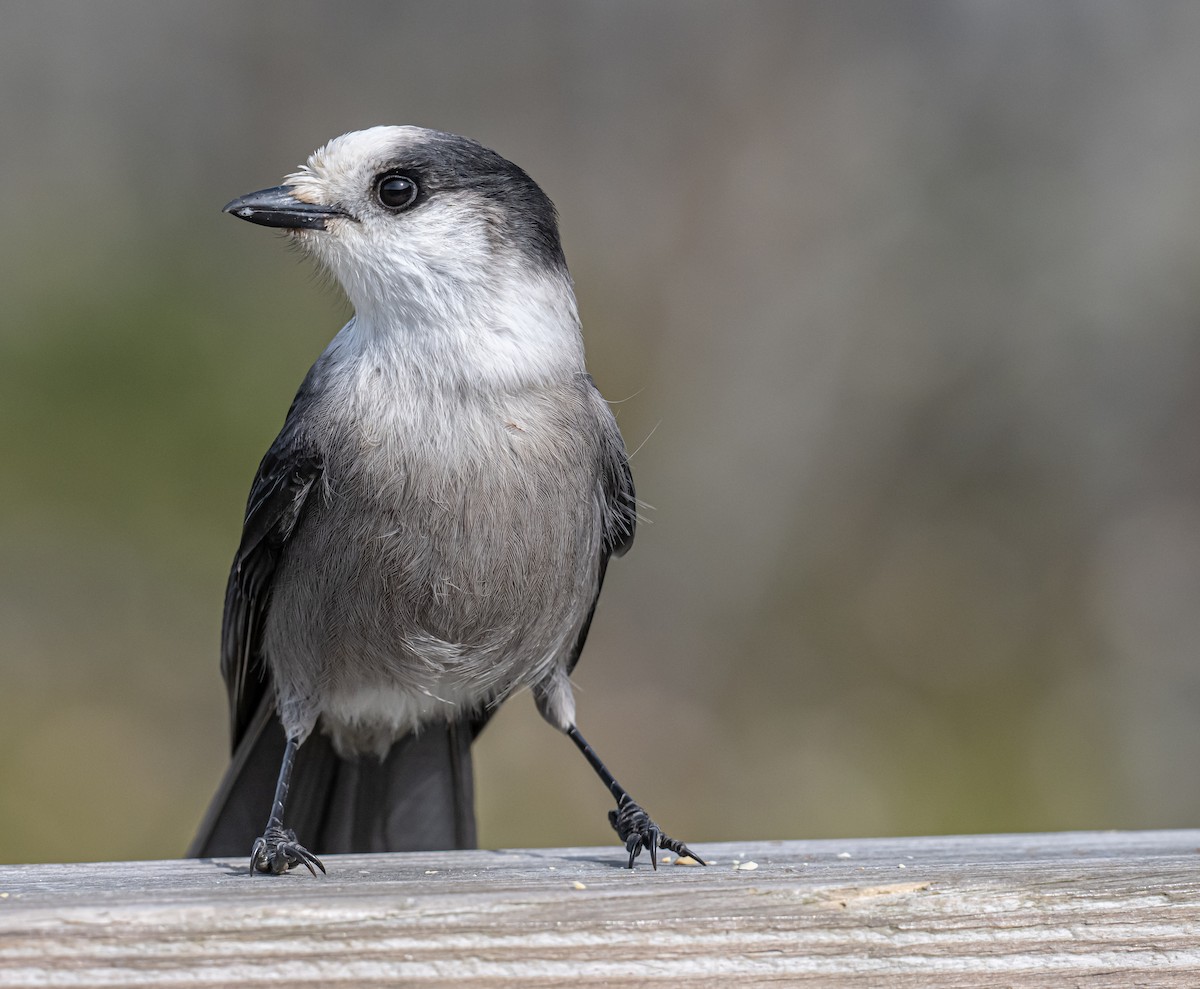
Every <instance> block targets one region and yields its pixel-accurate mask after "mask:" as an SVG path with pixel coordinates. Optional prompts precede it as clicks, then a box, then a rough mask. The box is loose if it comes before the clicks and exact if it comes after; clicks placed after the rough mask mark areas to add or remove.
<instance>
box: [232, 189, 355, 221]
mask: <svg viewBox="0 0 1200 989" xmlns="http://www.w3.org/2000/svg"><path fill="white" fill-rule="evenodd" d="M222 212H223V213H232V214H233V215H234V216H236V217H240V218H241V219H243V220H249V221H250V222H251V223H260V224H262V225H263V226H264V227H284V228H285V229H288V230H324V229H325V224H326V223H327V222H328V221H329V220H331V219H333V218H334V217H338V216H341V217H344V216H346V215H347V214H346V213H345V212H343V211H342V210H340V209H336V208H334V207H332V206H315V205H313V204H312V203H305V202H301V201H300V200H299V199H297V198H296V197H295V196H293V195H292V187H291V186H290V185H277V186H275V187H274V188H273V189H262V190H260V191H259V192H251V193H249V194H248V195H245V196H239V197H238V198H237V199H235V200H234V201H233V202H231V203H230V204H229V205H228V206H226V207H225V209H224V210H222Z"/></svg>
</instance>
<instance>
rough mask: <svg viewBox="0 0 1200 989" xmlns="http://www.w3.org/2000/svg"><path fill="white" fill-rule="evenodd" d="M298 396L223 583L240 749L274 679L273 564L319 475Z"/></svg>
mask: <svg viewBox="0 0 1200 989" xmlns="http://www.w3.org/2000/svg"><path fill="white" fill-rule="evenodd" d="M299 401H300V399H299V397H298V398H297V403H294V404H293V406H292V410H291V412H289V413H288V421H287V422H285V423H284V427H283V431H282V432H281V433H280V434H279V437H278V439H276V440H275V442H274V443H273V444H272V445H271V448H270V449H269V450H268V451H267V454H266V456H265V457H263V459H262V463H261V464H260V465H259V468H258V474H257V475H256V476H255V478H254V484H253V486H252V487H251V488H250V498H249V501H248V503H247V505H246V521H245V523H244V524H243V526H242V541H241V543H240V545H239V546H238V549H237V554H236V555H235V556H234V558H233V567H232V568H231V570H230V572H229V584H228V586H227V588H226V591H225V618H224V620H223V622H222V624H221V675H222V676H223V677H224V678H225V688H226V690H227V691H228V692H229V724H230V730H231V732H232V742H233V748H234V749H235V750H236V749H237V747H238V743H239V742H240V741H241V739H242V736H243V735H244V734H245V732H246V729H247V727H248V726H249V725H250V723H251V721H252V719H253V718H254V714H255V711H256V710H257V709H258V706H259V703H260V701H261V700H262V698H263V695H264V694H265V693H266V691H267V687H268V683H267V671H266V670H265V669H263V668H262V666H261V664H262V656H261V654H260V640H261V637H262V628H263V620H264V618H265V617H266V612H267V607H268V605H269V603H270V599H271V586H272V583H273V581H274V577H275V568H276V567H277V566H278V564H279V557H280V555H281V553H282V551H283V547H284V544H285V543H287V541H288V538H289V537H290V536H291V535H292V533H293V532H295V530H296V526H297V525H298V524H299V522H300V519H301V517H302V516H303V514H304V509H305V506H306V504H307V503H308V501H309V496H310V494H311V492H312V491H313V487H314V485H315V484H316V483H317V481H318V479H319V478H320V476H321V461H320V457H319V456H318V455H317V454H316V452H315V451H313V450H312V449H311V448H307V447H306V445H305V444H304V443H302V442H300V439H299V437H298V435H297V433H298V431H297V430H296V428H295V426H294V423H295V421H296V418H297V417H296V416H295V412H296V404H298V403H299Z"/></svg>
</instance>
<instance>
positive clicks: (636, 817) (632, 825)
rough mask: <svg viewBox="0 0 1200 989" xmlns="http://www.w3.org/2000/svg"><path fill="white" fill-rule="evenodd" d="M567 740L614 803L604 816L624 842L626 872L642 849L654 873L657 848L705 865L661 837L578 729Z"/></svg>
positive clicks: (680, 844) (682, 846) (571, 730)
mask: <svg viewBox="0 0 1200 989" xmlns="http://www.w3.org/2000/svg"><path fill="white" fill-rule="evenodd" d="M567 737H568V738H570V739H571V741H572V742H574V743H575V744H576V745H577V746H578V747H579V751H580V752H582V753H583V757H584V758H585V759H587V761H588V762H589V763H590V764H591V767H592V769H594V770H595V771H596V775H597V776H599V777H600V779H601V780H603V781H604V785H605V786H607V787H608V789H609V792H610V793H612V795H613V797H614V798H615V799H616V801H617V809H616V810H610V811H609V812H608V823H609V824H611V825H612V826H613V830H614V831H616V832H617V837H619V838H620V839H621V840H622V841H623V842H625V850H626V851H627V852H629V868H630V869H632V868H633V861H634V859H636V858H637V857H638V855H639V854H640V853H641V850H642V849H643V848H645V849H648V850H649V852H650V864H651V865H652V866H653V867H654V868H655V869H656V870H657V869H658V850H659V849H660V848H666V849H669V850H670V851H672V852H674V853H675V854H676V855H689V856H691V857H692V858H694V859H695V860H696V861H697V862H699V863H700V864H701V865H705V864H706V863H705V861H704V859H702V858H701V857H700V856H699V855H697V854H696V853H695V852H693V851H692V850H691V849H690V848H688V846H687V845H685V844H684V843H683V842H682V841H676V840H675V839H674V838H670V837H668V836H667V835H665V834H663V832H662V829H661V828H659V826H658V825H657V824H655V823H654V822H653V821H652V820H650V815H649V814H647V813H646V812H645V811H644V810H642V808H641V807H640V806H639V805H638V804H637V803H636V802H635V801H634V799H633V798H632V797H631V796H630V795H629V791H627V790H626V789H625V787H623V786H621V784H620V783H618V782H617V781H616V778H615V777H614V776H613V774H612V773H610V772H609V771H608V767H607V766H605V765H604V763H603V762H601V761H600V757H599V756H598V755H596V750H595V749H593V748H592V747H591V746H590V745H588V743H587V739H585V738H584V737H583V736H582V735H581V734H579V729H578V728H576V727H575V726H574V725H572V726H571V727H570V728H569V729H568V730H567Z"/></svg>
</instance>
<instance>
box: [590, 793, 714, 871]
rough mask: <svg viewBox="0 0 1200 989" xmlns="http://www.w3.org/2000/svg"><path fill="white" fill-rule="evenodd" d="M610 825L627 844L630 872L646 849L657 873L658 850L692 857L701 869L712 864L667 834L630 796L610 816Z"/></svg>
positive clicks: (623, 798)
mask: <svg viewBox="0 0 1200 989" xmlns="http://www.w3.org/2000/svg"><path fill="white" fill-rule="evenodd" d="M608 823H609V824H611V825H612V826H613V830H614V831H616V832H617V837H619V838H620V839H621V840H622V841H623V842H625V850H626V851H627V852H629V866H628V868H630V869H632V868H633V863H634V860H635V859H636V858H637V857H638V855H640V854H641V851H642V849H643V848H645V849H648V850H649V852H650V864H651V865H652V866H653V867H654V868H655V870H657V869H658V850H659V849H660V848H666V849H668V850H670V851H672V852H674V853H675V854H676V855H679V856H684V855H688V856H690V857H691V858H694V859H695V860H696V861H697V862H699V863H700V864H701V865H707V864H708V863H706V862H705V861H704V859H702V858H701V857H700V856H699V855H697V854H696V853H695V852H693V851H692V850H691V849H690V848H688V846H687V845H685V844H684V843H683V842H682V841H676V840H675V839H674V838H672V837H670V836H668V835H666V834H664V833H663V831H662V829H661V828H660V827H659V826H658V825H657V824H655V823H654V822H653V821H652V820H650V815H649V814H647V813H646V812H645V811H644V810H642V808H641V806H640V805H639V804H637V803H635V802H634V801H633V800H632V799H631V798H630V796H629V795H628V794H625V795H623V796H622V797H621V799H620V800H619V801H618V802H617V809H616V810H610V811H609V812H608Z"/></svg>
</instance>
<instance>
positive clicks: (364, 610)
mask: <svg viewBox="0 0 1200 989" xmlns="http://www.w3.org/2000/svg"><path fill="white" fill-rule="evenodd" d="M226 209H227V211H229V212H232V213H234V215H237V216H241V217H243V218H245V219H250V220H253V221H255V222H258V223H263V224H266V225H269V226H276V227H281V228H284V229H286V230H288V232H289V236H291V237H293V238H294V239H295V240H296V241H297V242H298V243H299V244H300V246H301V247H302V248H303V249H304V250H305V251H306V252H308V253H310V254H311V255H313V256H314V257H315V258H316V259H317V261H318V262H319V263H321V264H322V265H323V266H324V267H325V268H327V269H328V270H329V271H330V272H331V273H332V274H333V275H334V276H335V277H336V278H337V280H338V281H339V282H340V283H341V284H342V286H343V288H344V289H345V291H346V293H347V295H348V296H349V297H350V300H351V302H352V303H353V304H354V308H355V315H354V317H353V318H352V319H351V321H350V322H349V323H348V324H347V325H346V327H344V328H343V329H342V331H341V332H340V333H339V334H338V335H337V336H336V337H335V338H334V340H333V341H332V343H331V344H330V345H329V347H328V348H327V349H326V351H325V352H324V353H323V354H322V355H321V357H320V358H319V359H318V360H317V362H316V363H315V364H314V366H313V368H312V370H311V371H310V372H309V374H308V376H307V378H306V379H305V381H304V383H303V385H302V386H301V388H300V391H299V393H298V394H297V396H296V399H295V401H294V402H293V404H292V407H291V410H290V411H289V413H288V416H287V419H286V421H285V423H284V426H283V429H282V431H281V433H280V435H279V437H278V438H277V439H276V441H275V443H274V444H273V445H272V446H271V448H270V450H269V451H268V452H267V454H266V456H265V457H264V458H263V461H262V464H261V466H260V468H259V472H258V475H257V477H256V479H255V482H254V485H253V487H252V489H251V494H250V499H249V503H248V506H247V512H246V520H245V525H244V528H243V537H242V541H241V545H240V546H239V548H238V552H237V555H236V557H235V560H234V565H233V568H232V572H231V574H230V579H229V585H228V591H227V597H226V611H225V620H224V626H223V635H222V672H223V674H224V676H225V680H226V684H227V686H228V689H229V699H230V712H231V724H232V728H233V746H234V760H233V763H232V764H231V768H230V770H229V772H228V773H227V774H226V779H225V780H224V781H223V783H222V787H221V789H220V790H219V791H218V796H217V798H216V799H215V800H214V802H213V806H212V807H211V808H210V812H209V815H208V817H207V818H206V821H205V823H204V825H202V827H201V833H200V835H198V836H197V840H196V842H195V843H194V845H193V849H192V853H193V854H199V855H205V854H224V853H226V852H227V851H230V850H231V849H232V846H233V845H234V843H235V842H236V843H240V845H241V848H243V849H244V848H245V846H246V844H248V843H249V841H250V840H252V839H253V835H254V834H257V833H258V832H257V831H256V830H255V831H252V832H251V833H250V834H249V836H247V833H246V831H247V825H246V824H245V823H244V822H246V821H249V820H251V819H254V820H261V818H262V817H263V816H265V811H266V809H267V808H268V806H269V804H268V800H267V798H268V797H269V792H268V793H266V794H265V795H264V793H263V791H264V789H266V787H264V784H263V776H264V772H265V770H264V768H263V767H265V766H269V765H271V764H272V763H274V764H278V762H279V761H280V759H282V761H283V766H284V768H283V771H282V772H281V775H280V781H279V784H278V788H277V791H276V800H275V805H274V806H272V807H271V808H270V809H271V823H270V824H269V826H268V830H267V834H266V835H264V836H263V837H262V838H259V839H258V841H257V842H256V843H255V851H254V855H253V856H252V865H253V866H254V867H256V868H259V869H261V870H262V871H276V872H278V871H283V869H285V868H290V867H292V866H294V865H295V864H305V865H307V866H308V867H309V868H310V869H311V868H312V866H313V865H314V864H316V865H318V866H319V865H320V863H319V861H317V860H316V859H315V856H312V855H311V853H308V852H307V850H305V849H304V848H303V847H302V846H300V845H299V844H298V842H297V841H296V840H295V835H294V834H291V833H290V832H286V831H284V830H283V828H282V816H283V806H284V803H285V802H287V805H288V811H289V815H288V816H289V820H290V822H291V823H293V824H297V823H299V824H301V825H302V828H301V834H302V836H304V837H305V839H306V840H308V841H310V842H313V843H314V844H315V845H316V847H318V848H320V849H321V850H325V851H348V850H355V851H373V850H387V849H394V848H406V847H439V846H442V847H446V846H454V845H459V844H468V843H471V842H473V840H474V831H473V818H472V815H471V793H470V785H471V780H470V755H469V746H470V741H471V739H472V737H473V736H474V735H475V734H476V733H477V732H478V730H479V728H480V727H481V726H482V724H483V723H484V722H485V721H486V720H487V717H488V715H489V713H490V712H491V711H492V710H494V708H495V706H496V705H497V704H498V703H499V702H500V701H502V700H503V699H504V698H505V697H507V696H509V695H511V694H512V693H513V692H514V691H516V690H518V689H520V688H524V687H530V688H532V689H533V691H534V694H535V697H536V699H537V702H538V707H539V710H540V711H541V713H542V714H543V716H544V717H545V718H546V719H547V720H548V721H550V722H551V723H552V724H553V725H555V726H556V727H558V728H559V729H560V730H562V731H563V732H566V733H568V734H570V735H571V736H572V738H574V739H575V741H576V744H577V745H579V746H580V748H581V750H583V751H584V753H585V755H587V756H588V758H589V761H593V766H594V767H595V768H597V772H600V773H601V776H602V778H603V779H605V780H606V782H609V781H611V785H610V789H612V792H613V794H614V796H615V797H617V798H618V803H619V806H620V805H621V799H622V798H621V795H622V794H624V791H623V790H621V789H620V788H619V786H618V785H617V784H616V782H615V780H612V779H611V776H610V775H607V770H605V769H604V768H603V766H602V764H600V763H599V760H598V759H597V758H596V757H595V754H594V753H593V752H591V750H590V747H587V746H586V743H584V742H583V740H582V737H581V736H578V733H577V730H576V729H575V727H574V725H575V706H574V700H573V697H572V692H571V685H570V680H569V674H570V672H571V670H572V668H573V667H574V665H575V663H576V662H577V660H578V657H579V651H580V649H582V647H583V642H584V639H585V637H586V635H587V630H588V626H589V624H590V622H591V617H592V613H593V611H594V608H595V604H596V599H597V595H598V594H599V591H600V586H601V584H602V582H603V578H604V573H605V568H606V565H607V561H608V559H609V557H610V556H612V555H614V554H620V553H622V552H624V551H625V549H627V548H628V546H629V545H630V543H631V542H632V539H633V534H634V526H635V521H636V515H635V499H634V491H633V482H632V479H631V477H630V472H629V466H628V462H627V457H626V452H625V446H624V443H623V442H622V439H621V435H620V432H619V430H618V429H617V425H616V422H615V420H614V418H613V415H612V413H611V411H610V410H609V408H608V406H607V404H606V403H605V402H604V400H603V399H602V397H601V396H600V393H599V392H598V391H597V390H596V388H595V385H594V384H593V382H592V379H591V377H590V376H589V375H588V374H587V372H586V369H585V366H584V355H583V345H582V338H581V334H580V328H579V319H578V315H577V312H576V306H575V299H574V294H573V291H572V287H571V281H570V276H569V275H568V273H567V268H566V263H565V261H564V260H563V256H562V249H561V246H560V244H559V239H558V229H557V223H556V219H555V214H554V208H553V206H552V204H551V203H550V200H549V199H548V198H546V196H545V195H544V194H543V193H542V191H541V190H540V189H539V188H538V187H537V185H536V184H535V183H534V182H533V181H532V180H531V179H530V178H529V177H528V176H527V175H526V174H525V173H524V172H523V171H521V170H520V169H519V168H517V166H515V165H513V164H512V163H511V162H508V161H506V160H505V159H503V158H501V157H500V156H499V155H497V154H496V153H495V152H492V151H489V150H487V149H486V148H483V147H482V146H481V145H478V144H476V143H475V142H473V141H469V140H466V139H465V138H459V137H455V136H453V135H449V134H443V133H440V132H436V131H427V130H423V129H420V128H414V127H379V128H373V129H371V130H368V131H360V132H355V133H351V134H347V135H344V136H342V137H341V138H338V139H336V140H335V141H332V142H330V144H328V145H327V146H326V147H325V148H323V149H321V150H320V151H318V152H316V153H315V154H314V155H313V156H312V157H311V158H310V159H309V162H308V164H307V165H306V166H305V167H304V168H303V169H302V170H301V171H300V172H298V173H296V174H294V175H292V176H289V178H288V179H287V182H286V184H285V185H284V186H281V187H278V188H276V189H270V190H264V191H263V192H262V193H254V194H251V195H250V196H246V197H243V198H242V199H240V200H235V201H234V202H233V203H231V204H230V205H229V206H228V207H226ZM278 725H281V726H282V732H280V731H279V728H278ZM314 732H316V736H315V737H314V738H313V739H312V740H309V739H310V736H311V735H313V733H314ZM302 745H303V746H304V748H303V749H301V748H300V747H301V746H302ZM297 752H302V753H303V754H302V755H301V756H300V757H299V760H298V762H297V765H298V767H299V768H298V769H297V785H296V788H295V792H294V793H293V794H292V799H291V800H290V801H288V791H289V780H290V776H291V760H292V758H293V756H294V755H295V754H296V753H297ZM589 753H590V754H589ZM306 777H307V781H306V779H305V778H306ZM624 799H625V800H626V802H627V806H628V808H633V809H636V812H637V813H638V814H641V815H642V817H645V815H644V812H642V811H641V810H640V808H637V806H636V805H635V804H633V803H632V801H630V800H628V795H627V794H625V795H624ZM633 809H628V810H627V811H626V812H625V816H626V818H629V817H630V815H633V816H634V817H636V814H634V810H633ZM256 810H257V811H261V812H262V813H261V814H259V815H257V816H256V815H255V813H254V812H255V811H256ZM614 813H615V812H614ZM351 818H353V820H350V819H351ZM640 820H641V819H640V818H638V821H640ZM635 823H636V822H635ZM623 826H624V828H625V831H626V832H627V833H623V834H622V835H621V837H622V839H623V840H625V839H626V838H628V839H629V841H631V842H635V843H640V842H643V839H644V838H645V834H643V832H645V831H646V828H653V822H650V821H649V818H648V817H645V821H644V822H641V824H639V825H638V826H639V827H640V828H641V830H640V831H638V833H637V835H636V837H630V835H631V834H633V831H632V830H631V828H633V827H634V826H633V825H631V824H629V822H628V821H625V824H624V825H623ZM614 827H616V828H617V829H618V832H619V833H620V832H621V831H622V825H618V823H617V821H616V820H615V819H614ZM634 830H636V828H634ZM647 833H648V832H647ZM647 840H649V839H647ZM658 840H659V835H658V831H657V829H656V828H655V829H654V831H653V841H651V842H650V843H649V844H646V845H645V847H650V848H651V851H652V853H653V846H654V845H655V844H657V842H658ZM663 840H664V841H666V840H668V839H665V836H664V838H663ZM318 842H319V843H320V844H316V843H318ZM640 847H642V845H641V844H638V848H640ZM662 847H668V846H667V845H665V844H664V845H663V846H662ZM635 854H636V849H635V848H633V847H631V848H630V863H631V864H632V861H633V856H634V855H635Z"/></svg>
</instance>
